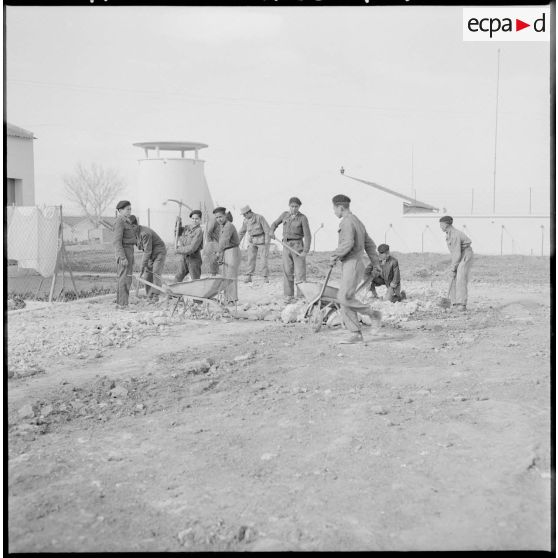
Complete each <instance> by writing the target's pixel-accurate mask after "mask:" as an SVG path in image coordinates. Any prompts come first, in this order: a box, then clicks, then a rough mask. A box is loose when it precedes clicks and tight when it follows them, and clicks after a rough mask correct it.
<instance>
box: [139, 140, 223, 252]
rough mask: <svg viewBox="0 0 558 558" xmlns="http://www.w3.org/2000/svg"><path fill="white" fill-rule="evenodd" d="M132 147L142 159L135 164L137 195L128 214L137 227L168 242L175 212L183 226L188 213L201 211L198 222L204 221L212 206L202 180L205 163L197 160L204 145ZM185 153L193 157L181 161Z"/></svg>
mask: <svg viewBox="0 0 558 558" xmlns="http://www.w3.org/2000/svg"><path fill="white" fill-rule="evenodd" d="M133 145H134V146H135V147H141V148H142V149H143V150H144V153H145V158H143V159H139V160H138V164H139V177H138V190H137V192H138V193H137V196H136V197H135V198H134V199H132V200H131V202H132V213H134V215H136V216H137V217H138V220H139V222H140V224H142V225H147V226H148V227H151V228H152V229H153V230H154V231H155V232H157V234H158V235H159V236H160V237H161V238H162V239H163V240H164V241H165V242H171V241H172V240H173V238H174V224H175V220H176V217H177V216H178V214H179V212H180V213H181V216H182V221H183V222H184V223H187V222H188V215H189V214H190V211H191V209H201V211H202V215H203V217H202V219H203V221H207V218H208V216H209V215H211V212H212V211H213V209H214V208H215V206H214V204H213V199H212V198H211V194H210V192H209V188H208V186H207V181H206V179H205V174H204V163H205V161H203V160H202V159H200V158H199V157H198V152H199V150H200V149H203V148H204V147H207V144H205V143H195V142H186V141H149V142H141V143H134V144H133ZM187 151H193V152H194V157H193V158H187V157H185V156H184V154H185V153H186V152H187ZM167 152H169V154H168V155H167ZM179 202H180V203H179ZM190 208H191V209H190Z"/></svg>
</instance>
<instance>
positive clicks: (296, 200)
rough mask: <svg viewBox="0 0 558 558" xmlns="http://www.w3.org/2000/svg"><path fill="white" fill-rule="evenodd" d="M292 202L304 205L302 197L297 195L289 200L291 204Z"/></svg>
mask: <svg viewBox="0 0 558 558" xmlns="http://www.w3.org/2000/svg"><path fill="white" fill-rule="evenodd" d="M291 203H296V204H297V205H302V202H301V201H300V199H299V198H297V197H296V196H294V197H292V198H291V199H290V200H289V205H291Z"/></svg>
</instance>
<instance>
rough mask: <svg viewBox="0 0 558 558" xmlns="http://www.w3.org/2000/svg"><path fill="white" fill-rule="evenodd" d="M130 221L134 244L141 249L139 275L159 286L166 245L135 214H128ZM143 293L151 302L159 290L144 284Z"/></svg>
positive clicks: (156, 299)
mask: <svg viewBox="0 0 558 558" xmlns="http://www.w3.org/2000/svg"><path fill="white" fill-rule="evenodd" d="M130 223H131V224H132V226H133V227H134V232H135V235H136V246H137V247H138V250H142V251H143V259H142V261H141V265H140V277H141V276H143V278H144V279H145V280H146V281H149V282H150V283H153V284H154V285H158V286H159V287H160V286H161V276H162V275H163V268H164V267H165V260H166V259H167V247H166V246H165V243H164V242H163V240H162V239H161V237H160V236H159V235H158V234H157V233H156V232H155V231H154V230H153V229H150V228H149V227H145V226H143V225H140V224H139V223H138V220H137V218H136V216H135V215H130ZM145 294H146V295H147V298H148V299H150V300H152V301H153V302H157V301H158V300H159V291H158V290H156V289H153V288H152V287H151V286H149V285H145Z"/></svg>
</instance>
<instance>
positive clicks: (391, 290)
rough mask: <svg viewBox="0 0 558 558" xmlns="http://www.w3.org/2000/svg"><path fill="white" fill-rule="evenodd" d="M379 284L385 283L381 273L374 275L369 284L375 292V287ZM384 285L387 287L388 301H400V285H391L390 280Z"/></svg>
mask: <svg viewBox="0 0 558 558" xmlns="http://www.w3.org/2000/svg"><path fill="white" fill-rule="evenodd" d="M381 285H386V282H385V280H384V278H383V277H382V276H381V275H378V277H375V278H374V279H373V280H372V283H371V284H370V290H371V291H372V292H373V293H374V294H375V293H376V287H379V286H381ZM386 287H387V291H386V300H389V301H390V302H400V301H401V285H397V287H392V286H391V281H388V284H387V285H386Z"/></svg>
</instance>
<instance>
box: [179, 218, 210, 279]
mask: <svg viewBox="0 0 558 558" xmlns="http://www.w3.org/2000/svg"><path fill="white" fill-rule="evenodd" d="M201 218H202V212H201V211H200V210H199V209H194V210H193V211H192V212H191V213H190V220H191V221H192V224H191V225H186V226H184V227H180V228H179V229H178V234H179V237H178V246H177V248H176V253H177V254H179V255H180V260H179V263H178V272H177V274H176V276H175V278H174V279H175V281H176V282H177V283H179V282H180V281H182V280H184V277H186V275H188V274H190V279H199V278H200V277H201V266H202V257H201V250H202V248H203V231H202V228H201Z"/></svg>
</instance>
